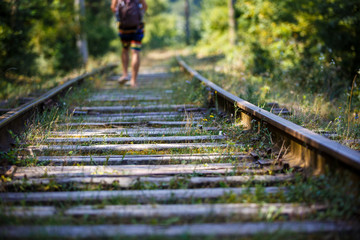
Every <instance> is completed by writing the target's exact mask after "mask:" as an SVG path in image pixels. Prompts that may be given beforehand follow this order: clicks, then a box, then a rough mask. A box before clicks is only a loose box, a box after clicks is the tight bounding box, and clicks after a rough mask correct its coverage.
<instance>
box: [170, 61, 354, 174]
mask: <svg viewBox="0 0 360 240" xmlns="http://www.w3.org/2000/svg"><path fill="white" fill-rule="evenodd" d="M177 61H178V63H179V65H180V66H181V67H182V68H183V69H185V70H186V71H187V72H188V73H189V74H190V75H192V76H193V77H194V78H196V79H198V80H199V81H201V82H202V83H203V84H204V85H206V86H207V87H208V89H209V92H210V93H211V96H212V97H211V98H212V101H215V104H216V106H218V108H219V109H220V110H222V111H224V112H227V113H235V111H236V110H240V114H239V115H240V119H241V121H242V123H243V125H244V126H246V127H247V128H252V127H254V124H258V126H259V127H263V126H266V128H267V129H268V130H270V131H271V132H272V134H273V136H274V139H275V141H276V142H277V143H278V144H280V146H281V145H282V144H283V143H285V146H286V147H287V148H288V149H289V150H288V154H287V155H286V160H288V161H289V163H290V165H292V166H302V167H304V168H306V169H308V170H310V171H311V172H312V173H321V172H324V171H325V169H326V168H330V169H334V168H337V167H339V165H340V166H341V167H345V168H346V169H348V170H350V171H351V172H353V173H355V175H359V172H360V153H359V152H357V151H354V150H352V149H350V148H348V147H346V146H343V145H341V144H339V143H337V142H335V141H332V140H330V139H328V138H325V137H323V136H320V135H319V134H316V133H314V132H312V131H310V130H308V129H306V128H303V127H301V126H299V125H297V124H294V123H292V122H290V121H288V120H286V119H284V118H281V117H279V116H277V115H274V114H272V113H270V112H268V111H266V110H264V109H261V108H259V107H257V106H255V105H253V104H251V103H249V102H247V101H245V100H243V99H241V98H239V97H236V96H234V95H233V94H231V93H229V92H227V91H225V90H224V89H222V88H221V87H219V86H218V85H216V84H214V83H212V82H211V81H209V80H208V79H206V78H204V77H203V76H201V75H200V74H199V73H198V72H197V71H195V70H193V69H191V67H189V66H188V65H187V64H186V63H185V62H184V61H183V60H182V59H181V58H180V57H177ZM236 108H238V109H236Z"/></svg>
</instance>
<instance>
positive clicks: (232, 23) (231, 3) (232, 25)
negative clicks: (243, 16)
mask: <svg viewBox="0 0 360 240" xmlns="http://www.w3.org/2000/svg"><path fill="white" fill-rule="evenodd" d="M235 2H236V0H228V7H229V38H230V44H231V45H233V46H234V45H236V42H237V36H236V16H235Z"/></svg>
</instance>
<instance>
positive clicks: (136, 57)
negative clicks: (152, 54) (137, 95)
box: [131, 49, 140, 87]
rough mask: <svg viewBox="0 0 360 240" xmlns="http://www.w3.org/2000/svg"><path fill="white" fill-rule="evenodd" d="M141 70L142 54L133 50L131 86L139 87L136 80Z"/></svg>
mask: <svg viewBox="0 0 360 240" xmlns="http://www.w3.org/2000/svg"><path fill="white" fill-rule="evenodd" d="M139 68H140V52H139V51H138V50H134V49H132V50H131V70H132V75H131V86H132V87H137V83H136V79H137V76H138V72H139Z"/></svg>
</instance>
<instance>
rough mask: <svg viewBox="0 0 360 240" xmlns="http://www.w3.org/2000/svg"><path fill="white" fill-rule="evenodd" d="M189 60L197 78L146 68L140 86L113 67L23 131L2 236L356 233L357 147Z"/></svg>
mask: <svg viewBox="0 0 360 240" xmlns="http://www.w3.org/2000/svg"><path fill="white" fill-rule="evenodd" d="M179 62H180V64H181V65H182V67H183V68H185V69H187V70H188V71H189V72H190V73H191V75H192V77H193V80H192V82H188V83H185V81H184V80H182V81H178V82H176V80H175V79H178V78H179V76H174V75H172V74H168V73H163V72H161V73H151V74H146V73H145V74H142V75H141V76H140V80H139V81H140V84H139V85H140V86H141V87H140V88H139V89H136V90H134V89H128V88H126V87H122V86H118V85H117V83H116V82H115V81H112V79H111V78H110V79H109V78H105V77H103V79H102V83H103V87H102V88H101V89H96V91H93V92H92V93H91V94H89V95H88V97H87V98H86V99H82V100H81V101H80V102H79V103H80V105H78V106H77V105H74V103H72V104H71V102H70V104H69V107H68V109H67V111H63V112H62V113H61V114H59V115H57V117H56V122H55V123H53V124H52V126H51V127H48V128H46V131H39V132H37V134H32V135H31V138H28V139H27V140H24V142H20V145H19V147H18V148H17V152H16V153H17V154H16V159H10V160H11V161H12V166H10V165H9V166H6V167H5V169H4V175H3V176H2V183H1V191H2V192H1V193H0V199H1V215H2V217H1V219H2V220H1V226H0V235H1V237H2V238H6V239H8V238H34V239H38V238H39V237H44V238H62V239H63V238H69V239H72V238H91V239H99V238H117V237H118V238H120V239H122V238H124V239H129V238H130V239H131V238H134V239H135V238H139V237H141V238H152V237H153V238H156V239H163V238H164V239H167V238H175V239H192V238H196V239H197V238H199V237H206V239H218V238H219V237H223V238H225V239H227V238H229V239H234V238H235V237H236V238H237V237H247V238H249V239H252V238H254V239H257V238H272V239H288V237H289V236H290V235H291V236H292V237H294V234H296V235H295V238H299V239H307V238H308V237H314V238H323V239H325V238H326V239H329V238H330V239H331V238H337V237H344V238H345V237H346V238H347V239H358V237H359V225H358V217H359V212H358V211H359V208H358V205H357V204H358V203H359V195H358V194H359V188H357V189H356V188H354V186H355V187H359V185H357V183H354V185H352V184H350V182H349V181H350V180H351V179H359V178H358V176H359V169H360V168H359V166H360V164H359V161H360V158H359V154H358V153H356V152H354V151H352V150H350V149H347V148H345V147H343V146H341V145H337V144H335V143H333V142H329V140H327V139H325V138H321V137H320V136H317V135H315V134H313V133H311V132H308V131H307V130H304V129H301V128H300V127H299V126H296V125H295V124H294V125H292V124H291V123H288V122H287V121H286V120H284V119H282V118H280V117H277V116H275V115H273V114H270V113H268V112H266V111H262V110H261V109H258V108H256V107H255V106H253V105H251V104H249V103H247V102H245V101H244V100H242V99H238V98H236V97H234V96H232V95H231V94H229V93H227V92H226V91H224V90H222V89H221V88H219V87H218V86H216V85H214V84H213V83H211V82H208V81H207V80H206V79H204V78H203V77H201V76H200V75H199V74H198V73H196V72H195V71H193V70H191V69H190V68H189V67H188V66H187V65H186V64H185V63H184V62H183V61H181V60H179ZM88 76H89V75H87V76H86V77H88ZM180 78H181V79H184V78H187V77H186V76H181V77H180ZM198 80H200V81H202V84H198V82H197V81H198ZM174 81H175V82H176V84H174ZM174 86H175V87H174ZM190 90H193V91H196V90H197V92H196V94H195V95H200V94H204V96H205V98H207V100H208V102H207V104H206V103H205V102H203V103H199V102H197V103H193V102H191V101H190V100H189V98H188V97H186V96H184V95H192V94H193V93H191V92H189V91H190ZM79 94H81V92H78V93H77V94H75V95H79ZM175 96H177V97H175ZM184 101H187V102H184ZM75 103H77V102H76V101H75ZM18 111H21V110H18ZM225 113H228V115H226V114H225ZM231 114H232V115H231ZM236 114H238V116H240V120H237V118H236ZM13 118H14V117H13ZM239 121H242V124H240V122H239ZM50 122H51V121H50ZM319 141H320V143H319ZM304 153H305V154H304ZM309 156H311V157H309ZM300 157H302V159H300V160H299V158H300ZM10 160H9V159H8V162H11V161H10ZM336 166H337V167H338V168H341V169H344V170H343V171H342V172H341V173H339V175H331V178H327V177H324V176H320V177H316V176H315V177H313V176H312V174H314V173H317V174H318V173H320V172H324V171H325V168H330V169H333V168H336ZM344 175H348V178H343V177H344ZM336 177H339V178H340V180H339V179H337V178H336ZM349 179H350V180H349ZM327 181H329V182H327ZM343 182H345V183H346V184H343ZM332 183H334V186H331V184H332ZM336 184H337V185H336ZM339 184H340V186H341V187H339V186H338V185H339ZM339 188H341V189H339ZM333 191H339V194H344V193H346V196H340V197H339V196H338V195H339V194H338V195H337V194H333ZM327 194H328V195H327ZM327 198H330V199H327ZM339 200H343V202H341V203H338V201H339Z"/></svg>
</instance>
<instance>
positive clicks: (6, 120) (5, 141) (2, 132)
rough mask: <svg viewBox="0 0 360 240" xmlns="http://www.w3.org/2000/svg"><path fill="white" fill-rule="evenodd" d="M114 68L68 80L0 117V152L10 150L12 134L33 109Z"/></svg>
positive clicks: (113, 65) (95, 71)
mask: <svg viewBox="0 0 360 240" xmlns="http://www.w3.org/2000/svg"><path fill="white" fill-rule="evenodd" d="M116 66H117V65H116V64H109V65H107V66H104V67H102V68H98V69H95V70H93V71H92V72H90V73H85V74H83V75H80V76H78V77H76V78H73V79H70V80H68V81H66V82H65V83H64V84H61V85H59V86H57V87H54V88H53V89H51V90H50V91H48V92H46V93H45V94H43V95H41V96H40V97H38V98H36V99H34V100H32V101H30V102H29V103H25V104H23V105H21V106H19V107H18V108H15V109H13V110H11V111H9V112H7V113H5V114H4V115H2V116H0V151H6V150H8V149H10V147H11V146H12V145H13V144H14V140H13V134H12V133H15V134H16V133H19V132H21V131H22V130H23V128H24V126H25V122H26V120H27V119H28V118H30V117H31V116H32V115H33V114H34V112H35V109H39V108H40V107H41V106H42V105H43V104H44V103H45V102H46V101H48V100H49V99H53V98H55V97H58V96H59V95H60V94H61V93H63V92H64V91H66V90H67V89H69V88H70V87H72V86H74V85H76V84H79V83H80V82H82V81H83V80H84V79H85V78H87V77H90V76H92V75H95V74H98V73H101V72H103V71H105V70H107V69H112V68H114V67H116Z"/></svg>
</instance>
